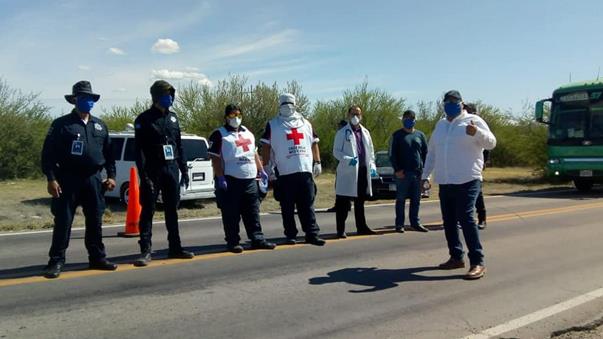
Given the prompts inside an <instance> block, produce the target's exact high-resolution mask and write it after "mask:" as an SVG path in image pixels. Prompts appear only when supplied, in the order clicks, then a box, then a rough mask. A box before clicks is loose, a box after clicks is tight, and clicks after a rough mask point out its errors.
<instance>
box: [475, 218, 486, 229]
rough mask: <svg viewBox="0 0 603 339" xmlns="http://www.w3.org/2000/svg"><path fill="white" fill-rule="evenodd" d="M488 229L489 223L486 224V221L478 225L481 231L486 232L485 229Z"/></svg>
mask: <svg viewBox="0 0 603 339" xmlns="http://www.w3.org/2000/svg"><path fill="white" fill-rule="evenodd" d="M486 227H488V223H486V221H485V220H484V221H482V222H479V223H478V224H477V228H478V229H480V230H485V229H486Z"/></svg>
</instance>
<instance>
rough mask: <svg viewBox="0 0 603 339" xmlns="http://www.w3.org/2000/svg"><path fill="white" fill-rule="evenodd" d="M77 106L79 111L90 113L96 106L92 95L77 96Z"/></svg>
mask: <svg viewBox="0 0 603 339" xmlns="http://www.w3.org/2000/svg"><path fill="white" fill-rule="evenodd" d="M75 107H76V108H77V110H78V111H79V112H82V113H90V111H91V110H92V107H94V100H92V98H90V97H77V99H76V101H75Z"/></svg>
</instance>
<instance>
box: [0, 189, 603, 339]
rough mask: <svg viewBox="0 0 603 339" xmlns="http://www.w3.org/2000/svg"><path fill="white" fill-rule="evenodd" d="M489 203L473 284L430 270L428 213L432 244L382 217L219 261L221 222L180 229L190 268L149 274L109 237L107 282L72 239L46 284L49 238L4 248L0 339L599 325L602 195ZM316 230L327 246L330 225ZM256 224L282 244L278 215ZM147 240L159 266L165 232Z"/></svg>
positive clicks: (436, 245)
mask: <svg viewBox="0 0 603 339" xmlns="http://www.w3.org/2000/svg"><path fill="white" fill-rule="evenodd" d="M486 202H487V206H488V210H489V214H490V217H489V228H488V229H487V230H485V231H482V232H481V236H482V239H483V243H484V246H485V251H486V252H485V253H486V262H487V267H488V274H487V276H486V277H485V278H484V279H482V280H479V281H464V280H462V279H461V277H462V274H463V273H465V270H457V271H438V270H437V269H435V266H436V265H437V264H438V263H440V262H441V261H443V260H445V259H446V258H447V250H446V249H445V240H444V235H443V232H442V230H441V226H440V222H439V219H440V218H439V209H438V205H437V202H426V203H424V204H423V205H422V211H421V215H422V219H423V222H424V223H425V224H427V225H429V228H430V229H431V230H432V231H431V232H429V233H418V232H406V233H405V234H397V233H393V232H391V227H392V223H393V206H391V205H389V206H377V207H371V208H368V209H367V218H368V220H369V223H370V225H371V226H372V227H374V228H379V229H380V230H381V232H382V234H381V235H376V236H358V237H354V236H352V237H350V238H348V239H346V240H331V241H329V242H328V243H327V245H326V246H325V247H315V246H311V245H306V244H302V245H296V246H279V247H278V248H277V250H274V251H246V252H244V253H243V254H239V255H234V254H230V253H224V252H223V251H222V250H223V245H222V242H223V234H222V229H221V224H220V222H219V220H215V219H214V220H202V221H191V222H185V223H183V224H182V226H181V227H182V231H181V233H182V236H183V239H184V245H185V246H187V247H188V248H190V249H192V250H194V251H195V252H196V253H198V254H199V255H198V256H197V257H196V258H195V259H193V260H188V261H186V260H168V259H164V260H155V261H153V265H152V266H150V267H147V268H134V267H133V266H132V265H130V264H129V262H131V261H132V259H133V258H134V256H133V255H134V254H136V253H137V250H138V249H137V244H136V240H135V239H123V238H116V237H114V236H113V235H114V234H115V233H116V231H117V230H118V229H115V228H109V229H106V230H105V236H106V240H105V241H106V246H107V248H108V251H109V254H110V256H111V257H112V258H114V259H115V260H116V261H117V262H119V263H121V265H120V267H119V269H118V271H116V272H111V273H106V272H99V271H88V270H85V269H84V268H85V266H86V254H85V250H84V248H83V240H82V236H83V234H82V231H74V232H73V237H72V243H71V247H70V249H69V252H68V262H69V263H70V264H69V266H68V268H69V270H70V271H69V272H66V273H64V274H63V275H62V276H61V278H60V279H58V280H53V281H49V280H45V279H44V278H41V277H39V276H37V274H38V273H39V271H40V270H41V269H42V267H43V264H45V261H46V253H47V251H48V245H49V243H50V236H51V235H50V233H33V234H27V235H8V236H7V235H1V236H0V337H2V338H4V337H7V338H46V337H49V338H71V337H73V338H76V337H77V338H81V337H89V338H119V337H130V338H138V337H141V338H166V337H168V338H179V337H195V338H231V337H245V338H316V337H332V338H463V337H466V336H469V335H472V334H480V333H482V334H481V335H479V336H476V337H479V338H486V337H488V336H494V337H498V336H502V337H507V338H508V337H521V338H541V337H547V336H548V334H549V333H551V332H552V331H554V330H558V329H562V328H566V327H569V326H573V325H579V324H581V323H586V322H589V321H592V320H593V319H596V318H598V317H601V316H602V314H601V310H603V298H601V295H603V260H602V259H603V249H602V248H603V247H602V246H601V243H603V222H602V220H601V219H602V217H603V213H601V210H602V209H603V191H601V190H598V191H595V192H594V193H592V194H589V195H580V194H578V193H575V192H572V191H569V192H548V193H542V194H534V195H527V196H525V195H524V196H520V195H515V196H496V197H487V199H486ZM318 216H319V217H318V218H319V223H320V225H321V226H322V229H323V232H324V233H325V234H327V235H328V234H332V233H334V230H335V225H334V215H333V214H328V213H320V214H318ZM262 220H263V223H264V228H265V230H266V234H267V236H268V237H270V238H277V239H278V240H282V238H281V237H282V229H281V226H280V215H266V216H263V219H262ZM349 225H350V226H349V227H350V228H353V227H352V225H353V221H352V220H350V221H349ZM154 233H155V234H154V239H155V248H156V249H157V250H158V251H157V252H158V253H157V257H162V256H163V257H165V251H162V249H165V247H166V241H165V231H164V227H163V225H162V224H157V225H156V227H155V232H154ZM501 331H502V332H501Z"/></svg>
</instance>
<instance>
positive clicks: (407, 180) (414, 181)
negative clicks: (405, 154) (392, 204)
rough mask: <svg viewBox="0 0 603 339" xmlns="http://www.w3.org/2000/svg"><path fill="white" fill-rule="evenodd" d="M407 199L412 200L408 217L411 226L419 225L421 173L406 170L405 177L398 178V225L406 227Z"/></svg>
mask: <svg viewBox="0 0 603 339" xmlns="http://www.w3.org/2000/svg"><path fill="white" fill-rule="evenodd" d="M406 199H409V200H410V206H409V207H408V214H409V215H408V219H409V221H410V225H411V226H417V225H419V224H420V223H421V222H420V219H419V206H420V204H421V173H417V172H405V176H404V179H399V178H396V226H397V227H404V210H405V205H406Z"/></svg>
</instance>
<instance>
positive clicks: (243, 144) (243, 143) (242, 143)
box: [235, 136, 251, 152]
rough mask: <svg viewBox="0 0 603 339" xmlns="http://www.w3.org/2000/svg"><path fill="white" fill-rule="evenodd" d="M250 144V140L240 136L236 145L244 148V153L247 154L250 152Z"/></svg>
mask: <svg viewBox="0 0 603 339" xmlns="http://www.w3.org/2000/svg"><path fill="white" fill-rule="evenodd" d="M250 144H251V140H250V139H245V138H243V137H241V136H239V138H238V139H237V140H235V145H237V147H243V151H245V152H248V151H249V145H250Z"/></svg>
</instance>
